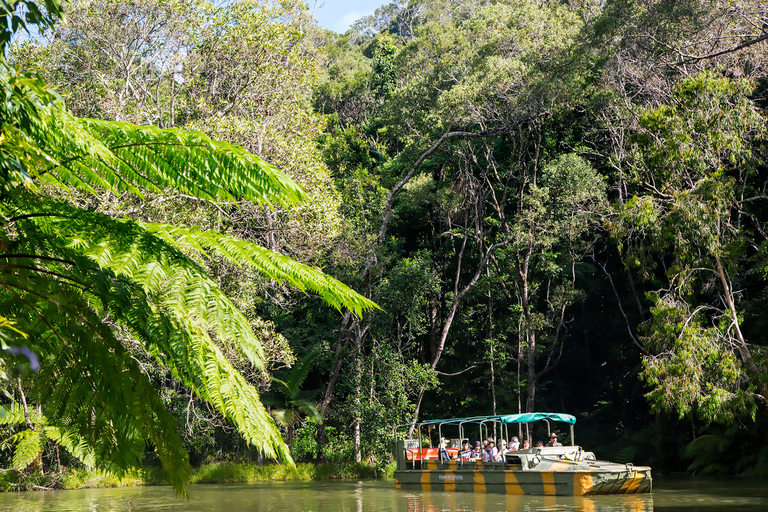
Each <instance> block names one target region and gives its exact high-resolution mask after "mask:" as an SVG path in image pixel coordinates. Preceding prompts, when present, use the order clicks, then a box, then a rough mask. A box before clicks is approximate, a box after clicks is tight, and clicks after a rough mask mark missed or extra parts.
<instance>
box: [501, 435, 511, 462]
mask: <svg viewBox="0 0 768 512" xmlns="http://www.w3.org/2000/svg"><path fill="white" fill-rule="evenodd" d="M508 451H509V449H507V442H506V441H505V440H504V439H502V440H501V441H499V462H502V461H504V456H505V455H506V454H507V452H508Z"/></svg>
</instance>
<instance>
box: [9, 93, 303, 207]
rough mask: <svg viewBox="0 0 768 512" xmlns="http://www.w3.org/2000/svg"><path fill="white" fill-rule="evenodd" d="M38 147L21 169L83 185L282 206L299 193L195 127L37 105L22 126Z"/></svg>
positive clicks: (279, 175) (244, 153) (284, 177)
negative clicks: (118, 119) (136, 121)
mask: <svg viewBox="0 0 768 512" xmlns="http://www.w3.org/2000/svg"><path fill="white" fill-rule="evenodd" d="M29 133H30V134H31V136H32V138H33V140H34V141H35V142H36V143H37V147H39V148H45V151H44V152H43V153H40V154H33V155H31V157H30V155H29V152H28V151H23V152H21V154H22V155H24V156H25V158H27V162H26V163H27V165H26V167H27V168H28V169H31V170H32V171H31V172H29V175H30V177H31V179H32V180H40V181H43V182H47V183H49V184H54V185H58V186H65V187H68V186H72V187H76V188H80V189H82V190H84V191H87V192H95V191H96V190H99V189H106V190H111V191H114V192H130V193H132V194H134V195H137V196H139V197H141V196H142V190H151V191H155V192H164V191H165V190H166V189H168V188H172V189H175V190H178V191H182V192H185V193H187V194H190V195H193V196H195V197H199V198H202V199H209V200H216V201H217V200H229V201H233V200H241V199H247V200H249V201H253V202H256V203H259V204H266V205H273V204H280V205H288V204H292V203H296V202H299V201H301V200H303V197H304V194H303V192H302V190H301V188H300V187H299V186H298V185H297V184H296V183H295V182H294V181H293V180H292V179H291V178H290V177H289V176H288V175H286V174H285V173H283V172H281V171H279V170H278V169H276V168H275V167H274V166H272V165H270V164H268V163H266V162H264V161H263V160H261V159H260V158H258V157H257V156H255V155H252V154H250V153H249V152H247V151H245V150H244V149H242V148H240V147H238V146H235V145H233V144H229V143H226V142H219V141H214V140H212V139H210V138H209V137H207V136H206V135H204V134H202V133H200V132H188V131H182V130H177V129H173V128H170V129H160V128H156V127H153V126H136V125H133V124H130V123H120V122H115V121H101V120H96V119H78V118H76V117H74V116H72V115H71V114H70V113H69V112H67V111H66V109H65V108H63V107H62V106H61V105H56V104H54V105H48V106H47V107H44V108H40V109H39V115H37V116H34V117H33V118H32V123H31V129H30V130H29Z"/></svg>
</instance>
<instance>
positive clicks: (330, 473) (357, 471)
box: [0, 462, 394, 491]
mask: <svg viewBox="0 0 768 512" xmlns="http://www.w3.org/2000/svg"><path fill="white" fill-rule="evenodd" d="M393 471H394V464H390V465H389V466H386V467H384V468H381V467H375V466H371V465H368V464H358V463H342V464H310V463H300V464H297V465H296V467H295V468H291V467H288V466H284V465H280V464H265V465H261V466H260V465H258V464H256V463H255V462H240V463H237V462H220V463H212V464H204V465H202V466H200V467H197V468H194V469H193V472H192V478H191V479H190V481H189V483H190V484H213V483H258V482H287V481H310V480H330V479H341V480H369V479H376V478H392V473H393ZM136 485H168V481H167V479H166V478H165V474H164V473H163V471H162V470H161V469H160V468H144V469H137V470H134V471H131V472H129V473H128V474H126V475H125V476H123V477H117V476H115V475H113V474H111V473H106V472H103V471H99V470H95V469H90V470H89V469H68V470H66V471H62V472H49V473H45V474H42V473H40V472H37V473H32V474H29V475H26V474H21V473H19V472H17V471H13V470H2V471H0V490H2V491H26V490H42V489H86V488H96V487H129V486H136Z"/></svg>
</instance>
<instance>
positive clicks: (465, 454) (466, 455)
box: [459, 441, 472, 460]
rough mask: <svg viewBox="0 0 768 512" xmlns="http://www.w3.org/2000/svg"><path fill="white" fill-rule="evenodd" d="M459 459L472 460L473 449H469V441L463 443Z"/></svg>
mask: <svg viewBox="0 0 768 512" xmlns="http://www.w3.org/2000/svg"><path fill="white" fill-rule="evenodd" d="M459 458H460V459H461V460H469V459H471V458H472V448H470V447H469V441H464V442H462V443H461V451H459Z"/></svg>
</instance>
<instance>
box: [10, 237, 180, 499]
mask: <svg viewBox="0 0 768 512" xmlns="http://www.w3.org/2000/svg"><path fill="white" fill-rule="evenodd" d="M36 240H37V241H38V242H39V241H41V240H45V238H42V237H38V238H36ZM62 251H63V252H64V253H65V254H66V252H67V250H66V248H65V247H62ZM67 259H68V260H69V261H71V262H72V263H71V267H70V269H69V271H70V272H72V273H73V274H75V276H76V277H79V278H82V277H83V276H82V275H80V276H77V273H78V272H82V273H87V274H89V275H91V276H94V275H98V274H99V273H101V275H102V278H101V279H95V280H94V281H93V283H94V284H93V286H92V287H90V288H89V290H88V293H87V295H83V292H82V290H81V289H79V288H74V287H71V286H69V285H68V284H66V283H62V282H61V281H59V280H57V279H55V278H53V277H50V276H47V275H37V276H35V279H34V281H30V280H29V276H28V275H25V274H24V273H0V290H2V292H1V293H0V308H2V309H3V310H6V311H12V312H14V313H15V318H16V319H17V321H18V322H19V323H20V325H23V326H24V328H25V330H26V332H27V333H28V334H29V341H28V343H29V345H30V347H31V348H32V349H33V350H34V351H35V352H36V353H38V354H39V356H40V358H41V360H42V362H43V363H42V364H41V370H40V371H39V372H38V373H37V374H35V375H33V376H31V381H30V382H29V383H28V386H27V389H28V397H29V398H30V400H34V401H35V402H37V403H41V404H43V411H44V412H45V415H46V417H48V418H52V420H50V421H51V424H52V426H56V427H61V428H63V429H65V431H66V433H67V435H70V436H71V435H74V434H76V435H77V436H79V437H80V438H82V439H84V440H87V442H88V443H89V444H90V445H91V446H92V447H93V453H94V459H95V460H97V461H98V462H99V464H100V466H102V467H105V468H106V469H108V470H110V471H112V472H115V473H117V474H120V473H123V472H125V471H126V470H127V469H128V468H131V467H135V466H136V465H138V462H139V456H140V455H141V453H142V452H143V450H144V446H145V440H149V441H150V442H151V443H152V445H153V446H154V447H155V449H156V451H157V453H158V455H159V457H160V460H161V462H162V463H163V467H164V468H165V470H166V472H167V474H168V477H169V480H170V481H171V483H172V484H173V485H174V488H175V489H176V490H177V492H179V493H183V492H184V481H185V479H186V478H187V477H188V475H189V464H188V460H187V455H186V452H185V451H184V448H183V444H182V442H181V439H180V438H179V437H178V435H177V434H176V432H175V427H176V420H175V419H174V418H173V416H171V415H170V413H169V412H168V411H167V410H166V408H165V406H164V404H163V402H162V400H161V399H160V397H159V396H158V395H157V393H156V391H155V389H154V386H153V385H152V384H151V382H149V380H148V378H147V377H146V375H144V374H143V373H142V371H141V369H140V368H139V367H138V364H137V363H136V361H135V360H134V359H133V358H131V357H130V355H129V354H128V353H127V351H126V349H125V347H124V346H123V344H122V343H121V342H120V341H119V340H117V339H116V338H115V336H114V334H113V332H112V330H111V329H110V327H109V326H108V325H106V324H104V323H103V322H102V321H101V315H100V314H99V313H97V311H95V310H94V309H93V307H94V306H96V307H103V306H104V305H105V304H108V303H109V301H110V300H112V297H113V296H120V295H124V296H126V295H132V296H133V297H134V298H138V297H141V296H142V292H141V289H139V288H137V287H136V286H135V285H131V284H129V283H126V282H125V281H121V280H120V279H119V278H116V277H114V276H112V277H110V275H109V274H108V273H104V272H102V271H100V270H99V269H98V268H97V267H96V266H95V265H94V264H93V263H92V262H90V261H89V260H88V259H86V258H82V257H80V258H77V257H74V256H73V255H70V257H69V258H67ZM60 270H62V271H63V269H60ZM31 283H34V289H32V288H31V286H30V285H31ZM72 446H73V447H74V444H73V445H72Z"/></svg>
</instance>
